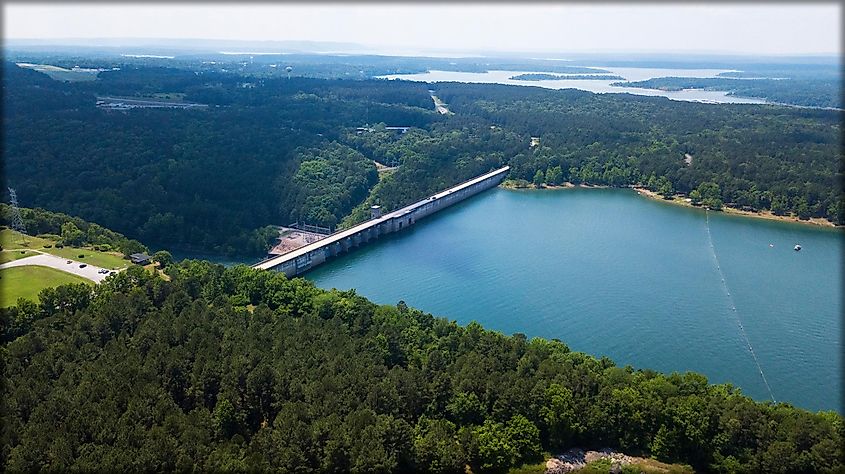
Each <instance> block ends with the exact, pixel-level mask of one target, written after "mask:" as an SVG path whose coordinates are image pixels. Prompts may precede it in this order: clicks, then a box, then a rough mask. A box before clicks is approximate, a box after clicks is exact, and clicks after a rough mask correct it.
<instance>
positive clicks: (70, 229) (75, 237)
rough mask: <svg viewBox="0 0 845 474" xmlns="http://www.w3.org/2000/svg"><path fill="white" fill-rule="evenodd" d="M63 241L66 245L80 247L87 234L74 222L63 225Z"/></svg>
mask: <svg viewBox="0 0 845 474" xmlns="http://www.w3.org/2000/svg"><path fill="white" fill-rule="evenodd" d="M62 240H63V241H64V243H65V245H73V246H74V247H79V246H80V245H82V244H83V242H84V240H85V234H84V233H83V232H82V231H81V230H79V227H77V226H76V224H74V223H73V222H65V223H64V224H62Z"/></svg>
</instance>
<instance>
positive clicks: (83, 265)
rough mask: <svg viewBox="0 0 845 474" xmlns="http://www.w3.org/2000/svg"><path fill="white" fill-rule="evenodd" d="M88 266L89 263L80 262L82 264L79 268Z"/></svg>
mask: <svg viewBox="0 0 845 474" xmlns="http://www.w3.org/2000/svg"><path fill="white" fill-rule="evenodd" d="M87 266H88V264H87V263H80V264H79V268H85V267H87Z"/></svg>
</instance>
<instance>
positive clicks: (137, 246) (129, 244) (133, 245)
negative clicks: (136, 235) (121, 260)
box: [120, 239, 147, 257]
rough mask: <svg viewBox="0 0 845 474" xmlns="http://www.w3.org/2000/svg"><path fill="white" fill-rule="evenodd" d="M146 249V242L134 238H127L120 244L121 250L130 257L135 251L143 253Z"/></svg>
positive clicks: (125, 255)
mask: <svg viewBox="0 0 845 474" xmlns="http://www.w3.org/2000/svg"><path fill="white" fill-rule="evenodd" d="M146 251H147V247H145V246H144V244H142V243H141V242H138V241H137V240H134V239H130V240H126V241H124V242H122V243H121V245H120V252H121V253H123V256H124V257H128V256H130V255H132V254H133V253H143V252H146Z"/></svg>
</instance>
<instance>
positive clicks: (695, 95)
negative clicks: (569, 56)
mask: <svg viewBox="0 0 845 474" xmlns="http://www.w3.org/2000/svg"><path fill="white" fill-rule="evenodd" d="M597 68H599V69H604V70H606V71H610V73H611V74H615V75H618V76H622V77H624V78H625V80H627V81H643V80H646V79H651V78H655V77H703V78H707V77H717V75H718V74H719V73H722V72H728V71H730V70H728V69H657V68H632V67H605V66H597ZM543 73H547V74H559V73H549V72H548V71H487V72H454V71H429V72H426V73H421V74H391V75H387V76H379V77H381V78H383V79H402V80H406V81H423V82H451V81H454V82H468V83H483V84H491V83H492V84H510V85H517V86H535V87H545V88H547V89H580V90H585V91H590V92H595V93H599V94H606V93H629V94H636V95H648V96H661V97H668V98H669V99H672V100H682V101H689V102H713V103H725V104H765V103H766V101H765V100H762V99H752V98H745V97H733V96H729V95H727V92H723V91H705V90H700V89H685V90H682V91H661V90H656V89H639V88H635V87H614V86H611V85H610V84H611V83H613V82H622V81H618V80H592V79H585V80H582V79H573V80H553V81H514V80H511V79H509V78H510V77H511V76H516V75H518V74H543ZM597 74H599V73H598V72H597ZM603 74H607V73H603ZM561 75H566V74H561ZM575 75H578V74H575Z"/></svg>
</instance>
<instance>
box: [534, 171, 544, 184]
mask: <svg viewBox="0 0 845 474" xmlns="http://www.w3.org/2000/svg"><path fill="white" fill-rule="evenodd" d="M545 179H546V176H545V174H543V171H541V170H537V172H536V173H534V180H533V182H534V186H537V187H538V188H539V187H540V186H542V185H543V180H545Z"/></svg>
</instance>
